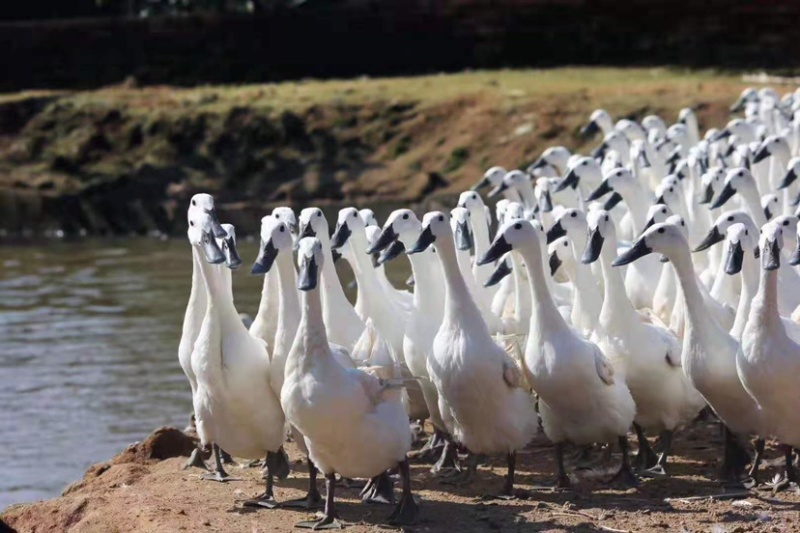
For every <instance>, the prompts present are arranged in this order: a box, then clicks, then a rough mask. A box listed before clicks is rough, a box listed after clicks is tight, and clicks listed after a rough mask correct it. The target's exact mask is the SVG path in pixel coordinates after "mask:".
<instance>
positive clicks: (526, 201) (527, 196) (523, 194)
mask: <svg viewBox="0 0 800 533" xmlns="http://www.w3.org/2000/svg"><path fill="white" fill-rule="evenodd" d="M518 190H519V196H520V198H522V204H523V205H524V206H525V209H533V208H534V207H536V195H535V194H534V193H533V186H532V185H531V182H529V181H528V182H525V183H522V184H521V185H520V187H519V188H518Z"/></svg>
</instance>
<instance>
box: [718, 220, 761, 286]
mask: <svg viewBox="0 0 800 533" xmlns="http://www.w3.org/2000/svg"><path fill="white" fill-rule="evenodd" d="M725 239H726V240H727V241H728V257H727V258H725V273H726V274H728V275H730V276H733V275H734V274H738V273H739V272H741V271H742V264H743V263H744V254H745V251H746V250H748V251H750V252H749V253H752V254H753V255H754V256H755V257H758V256H759V250H758V238H757V235H755V234H754V233H753V232H752V231H751V230H750V228H748V227H747V226H746V225H744V224H741V223H736V224H732V225H731V226H730V227H729V228H728V231H727V232H726V234H725Z"/></svg>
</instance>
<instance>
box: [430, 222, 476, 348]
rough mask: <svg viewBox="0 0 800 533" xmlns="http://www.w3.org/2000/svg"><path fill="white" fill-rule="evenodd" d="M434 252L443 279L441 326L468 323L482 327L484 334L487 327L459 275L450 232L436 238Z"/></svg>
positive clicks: (471, 325) (462, 278)
mask: <svg viewBox="0 0 800 533" xmlns="http://www.w3.org/2000/svg"><path fill="white" fill-rule="evenodd" d="M435 246H436V253H437V255H438V256H439V261H441V263H442V271H443V273H444V281H445V303H444V315H443V322H442V327H444V324H445V323H448V324H451V325H453V324H468V325H469V327H475V328H483V330H484V331H485V332H486V335H487V336H488V335H489V329H488V328H487V326H486V322H484V320H483V316H482V315H481V311H480V309H478V305H477V304H476V303H475V300H474V299H473V298H472V295H471V294H470V292H469V288H468V287H467V283H466V282H465V281H464V277H463V276H462V275H461V270H460V269H459V267H458V258H457V257H456V247H455V243H454V242H453V236H452V234H445V235H443V236H440V237H437V238H436V244H435Z"/></svg>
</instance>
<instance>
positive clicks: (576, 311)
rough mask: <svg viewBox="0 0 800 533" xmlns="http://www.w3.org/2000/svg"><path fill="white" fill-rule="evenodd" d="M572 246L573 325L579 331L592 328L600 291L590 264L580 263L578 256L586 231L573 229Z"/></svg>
mask: <svg viewBox="0 0 800 533" xmlns="http://www.w3.org/2000/svg"><path fill="white" fill-rule="evenodd" d="M569 240H570V244H571V246H572V255H573V257H574V258H575V280H574V283H575V287H574V290H573V291H572V313H571V318H572V322H573V325H574V326H575V327H576V328H578V329H579V330H581V331H591V330H593V329H594V325H595V322H596V320H597V316H598V315H599V313H600V305H601V304H600V302H601V298H602V293H601V292H600V287H599V286H598V283H597V278H595V277H594V274H593V273H592V267H591V266H590V265H584V264H583V263H581V261H580V258H581V256H582V255H583V250H584V249H585V248H586V232H585V231H573V232H571V233H570V235H569Z"/></svg>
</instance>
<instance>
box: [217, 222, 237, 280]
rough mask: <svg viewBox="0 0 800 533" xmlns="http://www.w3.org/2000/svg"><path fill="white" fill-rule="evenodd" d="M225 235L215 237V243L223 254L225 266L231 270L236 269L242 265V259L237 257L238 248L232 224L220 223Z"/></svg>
mask: <svg viewBox="0 0 800 533" xmlns="http://www.w3.org/2000/svg"><path fill="white" fill-rule="evenodd" d="M221 226H222V229H223V230H225V236H224V237H222V238H217V244H218V245H219V247H220V249H221V250H222V255H224V256H225V266H226V267H228V268H230V269H231V270H236V269H237V268H239V267H240V266H242V259H241V258H240V257H239V250H238V249H237V248H236V228H234V227H233V224H222V225H221Z"/></svg>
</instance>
